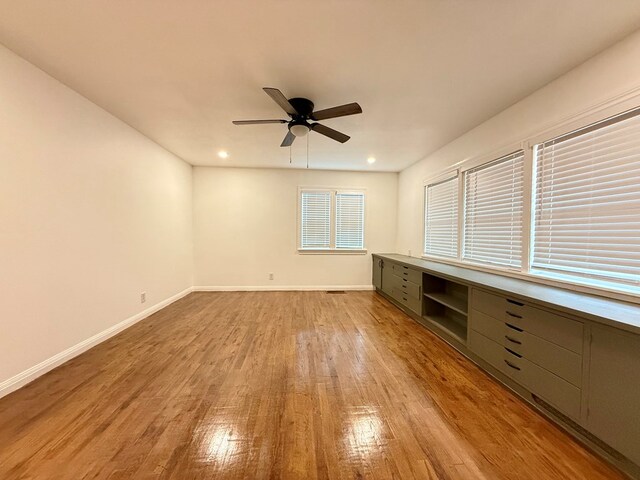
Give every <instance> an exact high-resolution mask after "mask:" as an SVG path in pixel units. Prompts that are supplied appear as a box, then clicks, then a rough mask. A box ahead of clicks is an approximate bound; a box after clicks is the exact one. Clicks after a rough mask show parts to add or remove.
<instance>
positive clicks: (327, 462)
mask: <svg viewBox="0 0 640 480" xmlns="http://www.w3.org/2000/svg"><path fill="white" fill-rule="evenodd" d="M0 478H1V479H4V480H8V479H11V480H13V479H38V480H42V479H65V480H66V479H73V480H77V479H84V478H91V479H95V478H99V479H107V478H108V479H156V478H157V479H187V480H192V479H213V478H215V479H263V478H265V479H266V478H268V479H315V478H319V479H320V478H345V479H350V478H354V479H387V478H394V479H413V478H415V479H431V478H433V479H436V478H437V479H487V480H494V479H507V478H509V479H519V480H524V479H532V480H533V479H535V480H540V479H587V478H588V479H608V480H611V479H616V478H623V477H622V476H621V475H620V474H619V473H617V471H615V470H613V469H611V468H610V467H609V466H607V465H606V464H605V463H603V462H602V461H601V460H599V459H598V458H597V457H595V456H594V455H592V454H591V453H589V452H588V451H587V450H585V449H584V448H582V447H581V446H580V445H579V444H578V443H576V442H575V441H574V440H572V439H571V437H569V436H568V435H567V434H565V433H563V432H562V431H561V430H559V429H558V428H556V427H555V426H553V425H552V424H551V423H550V422H548V421H547V420H545V419H544V418H543V417H541V416H540V415H539V414H537V413H536V412H535V411H533V410H532V409H530V408H529V407H528V406H526V405H525V404H524V403H523V402H522V401H521V400H519V399H518V398H516V397H515V396H514V395H513V394H511V393H510V392H509V391H507V390H506V389H505V388H503V387H502V386H500V385H498V384H497V383H496V382H494V381H493V380H492V379H490V378H489V377H488V376H486V375H485V374H484V373H483V372H482V371H480V370H479V369H478V368H477V367H476V366H474V365H473V364H472V363H471V362H469V361H468V360H467V359H465V358H464V357H463V356H462V355H460V354H458V353H457V352H456V351H454V350H453V349H452V348H450V347H449V346H447V345H446V344H445V343H444V342H442V341H441V340H439V339H438V338H437V337H435V336H434V335H433V334H431V333H430V332H428V331H427V330H426V329H424V328H423V327H421V326H420V325H418V324H417V323H415V322H414V321H413V320H411V319H410V318H408V317H407V316H406V315H404V314H403V313H401V312H400V311H399V310H398V309H396V308H395V307H393V306H392V305H391V304H390V303H388V302H387V301H386V300H384V299H383V298H382V297H380V296H378V295H376V294H374V293H372V292H350V293H346V294H337V295H336V294H327V293H324V292H243V293H240V292H238V293H235V292H234V293H193V294H191V295H189V296H188V297H186V298H184V299H182V300H179V301H178V302H176V303H174V304H173V305H171V306H169V307H167V308H166V309H164V310H163V311H161V312H158V313H157V314H155V315H153V316H152V317H149V318H148V319H146V320H144V321H142V322H140V323H138V324H137V325H135V326H133V327H131V328H130V329H128V330H126V331H125V332H123V333H122V334H120V335H118V336H117V337H114V338H112V339H111V340H109V341H107V342H105V343H103V344H101V345H99V346H97V347H96V348H94V349H92V350H90V351H88V352H86V353H85V354H83V355H81V356H79V357H77V358H75V359H74V360H72V361H70V362H68V363H67V364H65V365H63V366H62V367H60V368H58V369H56V370H54V371H52V372H50V373H49V374H47V375H45V376H43V377H41V378H40V379H38V380H36V381H35V382H33V383H32V384H30V385H28V386H27V387H25V388H23V389H21V390H19V391H17V392H15V393H13V394H11V395H9V396H7V397H5V398H3V399H1V400H0Z"/></svg>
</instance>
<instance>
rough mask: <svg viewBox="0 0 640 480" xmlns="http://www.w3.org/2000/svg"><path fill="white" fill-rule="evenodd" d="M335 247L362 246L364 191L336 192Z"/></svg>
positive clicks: (355, 247)
mask: <svg viewBox="0 0 640 480" xmlns="http://www.w3.org/2000/svg"><path fill="white" fill-rule="evenodd" d="M336 248H350V249H363V248H364V193H361V192H354V193H348V192H346V193H341V192H338V193H336Z"/></svg>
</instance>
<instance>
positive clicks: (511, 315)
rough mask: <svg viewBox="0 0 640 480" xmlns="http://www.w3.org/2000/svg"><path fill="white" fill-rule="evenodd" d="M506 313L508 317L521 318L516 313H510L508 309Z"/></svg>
mask: <svg viewBox="0 0 640 480" xmlns="http://www.w3.org/2000/svg"><path fill="white" fill-rule="evenodd" d="M507 315H509V316H510V317H513V318H522V315H518V314H516V313H511V312H510V311H509V310H507Z"/></svg>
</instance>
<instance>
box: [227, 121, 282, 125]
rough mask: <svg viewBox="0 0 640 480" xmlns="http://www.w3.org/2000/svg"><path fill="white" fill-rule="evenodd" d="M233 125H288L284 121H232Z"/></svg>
mask: <svg viewBox="0 0 640 480" xmlns="http://www.w3.org/2000/svg"><path fill="white" fill-rule="evenodd" d="M232 123H233V124H234V125H262V124H264V123H288V122H287V121H286V120H234V121H233V122H232Z"/></svg>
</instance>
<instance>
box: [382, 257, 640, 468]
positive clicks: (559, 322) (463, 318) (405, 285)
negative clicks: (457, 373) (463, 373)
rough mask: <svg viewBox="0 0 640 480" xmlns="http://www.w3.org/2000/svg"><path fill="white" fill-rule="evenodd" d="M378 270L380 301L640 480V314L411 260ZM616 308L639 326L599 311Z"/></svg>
mask: <svg viewBox="0 0 640 480" xmlns="http://www.w3.org/2000/svg"><path fill="white" fill-rule="evenodd" d="M373 261H374V285H375V287H376V289H377V290H378V291H379V292H381V293H382V294H384V295H385V296H387V298H389V299H390V300H391V301H393V302H394V303H396V304H397V305H398V306H399V307H400V308H402V309H403V310H405V311H406V312H407V313H408V314H409V315H411V316H412V317H413V318H414V319H416V320H417V321H419V322H420V323H422V324H423V325H425V326H427V327H429V328H430V329H431V330H433V331H434V332H435V333H437V334H438V335H440V336H441V337H442V338H444V339H445V340H447V341H448V342H449V343H450V344H451V345H452V346H454V347H455V348H457V349H458V350H460V351H461V352H462V353H463V354H465V355H467V356H468V357H469V358H471V359H472V360H473V361H475V362H476V363H478V364H479V365H480V366H481V367H483V368H484V369H485V370H486V371H488V372H489V373H490V374H492V375H493V376H494V377H495V378H497V379H498V380H500V381H501V382H503V383H505V384H506V385H507V386H509V387H511V388H512V389H513V390H514V391H516V393H518V394H520V395H521V396H522V397H524V398H525V399H526V400H527V401H529V402H530V403H532V404H533V405H535V406H536V407H538V408H539V409H541V410H542V411H543V412H544V413H546V414H547V415H548V416H550V417H551V418H552V419H554V420H555V421H557V422H558V423H560V424H561V425H562V426H564V427H565V428H567V429H568V430H570V431H571V432H572V433H574V434H575V435H576V436H578V437H579V438H580V439H582V440H583V441H586V442H587V443H588V444H589V445H590V446H592V447H593V448H594V449H596V450H597V451H599V452H600V453H601V454H603V455H604V456H606V457H607V458H608V459H609V460H611V461H613V462H614V463H616V464H617V465H618V466H620V467H621V468H623V469H624V470H626V471H627V472H629V473H631V474H632V475H634V476H636V477H638V478H640V468H639V465H640V306H637V307H635V306H633V305H630V304H623V303H621V302H616V301H614V300H607V299H604V298H603V299H601V300H600V299H599V297H593V296H589V295H582V294H577V293H574V292H567V293H566V296H563V291H562V290H561V289H557V288H556V289H553V288H551V287H547V286H542V285H536V284H532V283H531V282H526V281H524V280H516V279H508V280H504V277H502V279H501V278H500V276H499V275H493V274H488V273H484V272H477V271H473V270H469V269H465V268H463V267H454V266H448V265H443V264H438V263H435V262H428V261H424V260H420V259H415V258H411V257H405V256H402V255H374V260H373ZM376 269H378V271H377V272H376ZM497 287H498V288H497ZM507 287H509V288H507ZM522 292H527V295H523V294H522ZM537 294H539V296H537V297H531V296H530V295H537ZM547 298H551V299H554V301H551V302H549V301H548V300H545V299H547ZM557 299H562V301H557ZM581 300H582V301H581ZM597 302H607V303H606V304H603V305H599V304H598V303H597ZM574 303H575V305H574ZM568 305H569V307H568ZM571 305H573V307H574V308H570V306H571ZM585 305H586V306H589V308H590V310H588V311H587V307H585ZM616 307H618V308H623V309H624V310H625V314H630V317H629V318H633V317H634V315H633V313H634V311H635V310H634V309H637V314H638V318H637V321H638V323H637V324H627V323H616V321H615V320H611V319H610V318H608V317H606V316H603V317H602V321H599V320H600V319H599V318H598V317H594V315H593V312H592V310H594V309H595V310H596V311H598V312H599V311H600V310H597V309H598V308H600V309H601V311H602V312H607V311H610V312H611V311H612V310H608V308H609V309H613V308H616ZM583 308H584V309H585V311H582V309H583ZM624 457H626V458H624Z"/></svg>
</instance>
